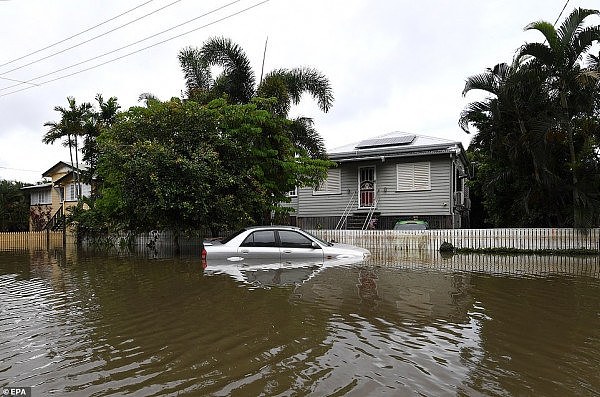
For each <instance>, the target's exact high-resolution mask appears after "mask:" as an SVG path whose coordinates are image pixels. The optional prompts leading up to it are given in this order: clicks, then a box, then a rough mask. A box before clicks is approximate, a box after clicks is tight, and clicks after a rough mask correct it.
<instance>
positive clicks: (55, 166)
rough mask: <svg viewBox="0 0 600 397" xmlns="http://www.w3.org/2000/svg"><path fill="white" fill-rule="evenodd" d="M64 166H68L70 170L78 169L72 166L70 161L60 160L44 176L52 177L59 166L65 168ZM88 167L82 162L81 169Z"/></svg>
mask: <svg viewBox="0 0 600 397" xmlns="http://www.w3.org/2000/svg"><path fill="white" fill-rule="evenodd" d="M63 167H67V168H69V170H70V171H71V172H72V171H74V170H76V169H77V167H72V166H71V164H70V162H66V161H59V162H58V163H56V164H54V165H53V166H52V167H50V168H49V169H48V170H47V171H45V172H44V173H43V174H42V176H43V177H51V176H52V175H53V174H54V173H56V170H57V169H59V168H63ZM86 168H87V167H86V166H83V167H82V164H80V167H79V170H80V171H82V170H85V169H86Z"/></svg>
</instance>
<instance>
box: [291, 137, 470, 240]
mask: <svg viewBox="0 0 600 397" xmlns="http://www.w3.org/2000/svg"><path fill="white" fill-rule="evenodd" d="M328 155H329V159H330V160H332V161H334V162H335V163H336V164H337V167H335V168H331V169H329V171H328V177H327V179H326V180H325V181H324V182H323V183H322V184H321V185H320V186H318V187H317V188H312V187H304V188H298V189H297V190H296V191H294V192H290V197H291V202H290V203H287V204H285V206H287V207H292V208H293V210H294V211H293V212H292V213H291V222H292V223H293V224H297V225H298V226H300V227H302V228H305V229H315V228H323V229H335V228H342V229H346V228H347V229H363V228H373V227H374V228H376V229H391V228H393V227H394V224H395V223H396V222H397V221H398V220H411V219H415V218H417V219H419V220H424V221H427V222H428V224H429V227H430V228H435V229H437V228H461V227H468V222H469V209H470V200H469V193H468V189H467V186H466V184H465V181H466V179H467V178H469V177H470V176H471V171H470V170H471V167H470V164H469V162H468V160H467V158H466V155H465V151H464V148H463V146H462V144H461V143H460V142H456V141H451V140H446V139H440V138H434V137H429V136H424V135H415V134H409V133H403V132H392V133H389V134H385V135H381V136H378V137H374V138H371V139H365V140H363V141H360V142H356V143H352V144H349V145H346V146H342V147H338V148H336V149H333V150H331V151H329V152H328Z"/></svg>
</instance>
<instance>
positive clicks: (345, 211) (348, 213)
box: [335, 190, 357, 230]
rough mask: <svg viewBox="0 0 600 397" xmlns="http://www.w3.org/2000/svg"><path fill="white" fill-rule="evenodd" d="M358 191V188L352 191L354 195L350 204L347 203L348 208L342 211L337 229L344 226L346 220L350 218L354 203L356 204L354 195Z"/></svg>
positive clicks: (349, 201)
mask: <svg viewBox="0 0 600 397" xmlns="http://www.w3.org/2000/svg"><path fill="white" fill-rule="evenodd" d="M356 193H357V192H356V190H355V191H353V192H352V196H350V200H348V204H346V208H344V212H343V213H342V216H341V217H340V220H339V221H338V223H337V225H336V226H335V230H341V229H342V226H343V225H344V222H346V220H347V219H348V216H349V215H350V212H351V211H352V205H353V204H354V197H355V196H356Z"/></svg>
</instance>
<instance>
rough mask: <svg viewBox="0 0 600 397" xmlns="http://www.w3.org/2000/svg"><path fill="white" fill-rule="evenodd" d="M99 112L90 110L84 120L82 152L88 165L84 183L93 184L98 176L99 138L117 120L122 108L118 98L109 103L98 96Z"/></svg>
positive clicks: (109, 100) (111, 99)
mask: <svg viewBox="0 0 600 397" xmlns="http://www.w3.org/2000/svg"><path fill="white" fill-rule="evenodd" d="M96 102H97V103H98V110H97V111H96V110H95V109H92V108H91V107H90V109H89V115H88V116H89V117H87V118H86V120H84V126H83V127H84V128H83V146H82V148H81V152H82V154H83V161H85V162H86V163H87V164H88V169H87V171H85V172H83V175H84V181H86V182H88V183H89V182H91V180H92V178H93V177H95V176H96V175H95V174H96V167H97V165H98V156H99V152H98V143H97V138H98V136H100V133H101V132H102V131H103V130H105V129H106V128H109V127H110V126H112V125H113V124H114V123H115V121H116V118H117V115H118V113H119V109H120V108H121V106H120V105H119V104H118V103H117V98H116V97H110V98H109V99H108V100H107V101H105V100H104V97H103V96H102V95H101V94H97V95H96Z"/></svg>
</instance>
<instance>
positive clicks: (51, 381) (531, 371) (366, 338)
mask: <svg viewBox="0 0 600 397" xmlns="http://www.w3.org/2000/svg"><path fill="white" fill-rule="evenodd" d="M163 256H164V255H155V256H154V257H163ZM207 270H208V271H207V272H206V273H203V272H202V269H201V266H200V263H199V260H198V257H197V256H196V255H195V254H194V253H193V252H190V253H188V255H185V256H184V257H183V258H180V259H167V258H163V259H159V260H149V259H148V256H145V255H139V253H138V255H129V254H126V253H124V252H121V253H119V254H111V255H103V254H100V253H98V252H96V253H93V252H85V251H77V250H73V249H68V250H66V251H63V250H53V251H50V252H46V251H38V252H34V251H32V252H21V251H16V252H0V387H2V386H6V385H17V384H18V385H21V386H23V385H24V386H33V387H34V395H46V394H50V395H52V394H54V395H61V396H62V395H97V396H102V395H124V394H131V395H139V396H150V395H161V396H162V395H216V396H227V395H234V396H235V395H239V396H247V395H261V394H262V395H350V396H352V395H354V396H365V395H374V396H380V395H391V396H396V395H408V396H410V395H428V396H429V395H499V396H504V395H506V396H509V395H547V396H553V395H556V396H563V395H597V394H598V393H600V367H599V362H598V359H597V357H598V356H600V264H599V262H598V258H597V257H585V258H566V257H537V256H535V257H534V256H488V255H454V256H451V257H442V256H440V255H439V254H437V253H423V252H421V253H416V254H413V255H407V254H406V253H403V254H402V255H401V256H394V255H389V253H385V254H383V253H377V252H375V253H374V255H373V257H372V258H371V259H370V260H369V261H367V262H365V263H358V264H352V265H344V264H339V263H337V264H333V265H329V266H318V265H315V264H310V265H307V266H297V267H295V268H293V269H290V268H285V267H272V268H265V269H259V268H253V269H242V270H241V271H237V270H236V272H227V271H221V272H219V271H210V269H207ZM238 270H239V269H238ZM234 273H235V276H234ZM239 275H242V276H241V277H240V276H239Z"/></svg>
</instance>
